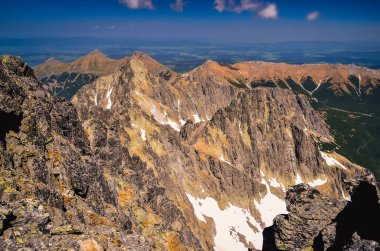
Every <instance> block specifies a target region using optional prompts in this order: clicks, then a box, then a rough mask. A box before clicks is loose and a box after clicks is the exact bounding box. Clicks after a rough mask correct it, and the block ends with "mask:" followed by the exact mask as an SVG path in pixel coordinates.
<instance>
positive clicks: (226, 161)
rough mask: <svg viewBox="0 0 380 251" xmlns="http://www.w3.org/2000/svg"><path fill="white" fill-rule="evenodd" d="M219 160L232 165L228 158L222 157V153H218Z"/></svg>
mask: <svg viewBox="0 0 380 251" xmlns="http://www.w3.org/2000/svg"><path fill="white" fill-rule="evenodd" d="M219 160H220V161H222V162H224V163H227V164H228V165H230V166H232V164H231V162H229V161H228V160H226V159H225V158H224V155H223V154H222V155H220V157H219Z"/></svg>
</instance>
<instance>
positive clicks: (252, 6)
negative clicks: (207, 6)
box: [214, 0, 261, 13]
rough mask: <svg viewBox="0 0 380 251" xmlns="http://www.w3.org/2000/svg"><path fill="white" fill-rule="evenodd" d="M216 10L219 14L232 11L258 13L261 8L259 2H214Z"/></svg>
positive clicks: (231, 0)
mask: <svg viewBox="0 0 380 251" xmlns="http://www.w3.org/2000/svg"><path fill="white" fill-rule="evenodd" d="M214 4H215V9H216V10H217V11H219V12H223V11H232V12H236V13H240V12H243V11H251V12H253V11H256V10H257V9H258V8H259V7H260V5H261V4H260V2H259V1H257V0H214Z"/></svg>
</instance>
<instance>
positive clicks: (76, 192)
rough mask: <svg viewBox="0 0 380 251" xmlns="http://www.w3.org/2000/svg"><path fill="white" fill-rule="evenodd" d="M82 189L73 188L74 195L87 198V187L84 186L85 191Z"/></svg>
mask: <svg viewBox="0 0 380 251" xmlns="http://www.w3.org/2000/svg"><path fill="white" fill-rule="evenodd" d="M83 190H84V189H76V188H74V193H75V194H76V195H78V196H79V197H81V198H83V199H86V198H87V195H88V187H86V188H85V191H83Z"/></svg>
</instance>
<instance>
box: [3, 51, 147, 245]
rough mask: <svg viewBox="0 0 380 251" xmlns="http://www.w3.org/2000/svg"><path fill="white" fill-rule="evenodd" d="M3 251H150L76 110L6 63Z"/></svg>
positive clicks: (27, 71)
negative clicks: (121, 206) (118, 197)
mask: <svg viewBox="0 0 380 251" xmlns="http://www.w3.org/2000/svg"><path fill="white" fill-rule="evenodd" d="M0 114H1V118H2V119H3V118H4V119H6V120H1V137H2V138H1V143H0V172H1V175H0V223H1V224H0V239H1V241H0V249H1V250H18V249H33V250H62V249H70V248H74V249H79V248H82V250H104V249H130V248H131V247H133V248H131V250H148V249H149V245H148V244H147V243H146V241H145V239H144V237H142V236H139V235H134V234H133V230H132V229H131V228H130V225H131V223H130V222H131V219H130V218H129V217H128V216H127V215H126V214H125V212H120V211H119V210H118V209H117V202H116V198H115V194H114V192H113V189H112V187H111V186H110V184H109V183H108V182H107V180H106V178H105V174H104V169H103V168H102V166H100V165H98V164H97V163H96V160H95V159H94V158H93V156H92V154H91V149H90V146H89V143H88V141H87V138H86V136H85V133H84V130H83V129H82V126H81V123H80V121H79V120H78V117H77V113H76V111H75V108H74V107H73V106H72V105H71V104H70V103H68V102H66V101H63V100H62V99H60V98H53V97H52V96H50V94H49V93H47V92H46V91H45V90H43V89H42V88H41V86H40V84H39V83H38V82H37V79H36V78H35V77H34V75H33V70H32V69H31V68H29V67H28V66H27V65H26V64H24V63H23V62H21V60H20V59H19V58H15V57H6V56H4V57H0Z"/></svg>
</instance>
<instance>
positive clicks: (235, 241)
mask: <svg viewBox="0 0 380 251" xmlns="http://www.w3.org/2000/svg"><path fill="white" fill-rule="evenodd" d="M186 195H187V198H188V199H189V201H190V202H191V204H192V205H193V209H194V213H195V215H196V216H197V218H198V220H200V221H202V222H205V223H207V221H206V219H205V216H207V217H210V218H212V219H213V221H214V223H215V230H216V234H215V236H214V243H215V247H214V249H215V250H222V251H223V250H225V251H227V250H238V251H239V250H247V248H246V247H245V245H244V243H242V242H240V241H239V236H238V233H239V234H241V235H244V236H245V238H246V241H247V242H248V243H250V242H251V243H252V244H253V246H254V247H255V248H257V249H261V248H262V245H263V236H262V233H261V231H262V230H263V229H262V228H261V227H260V224H259V223H258V222H257V220H256V219H255V218H254V217H253V216H252V215H251V213H250V211H249V210H247V209H243V208H240V207H237V206H233V205H231V204H229V205H228V206H227V207H226V208H225V209H224V210H222V209H220V208H219V206H218V202H217V201H216V200H215V199H213V198H211V197H207V198H205V199H201V198H195V197H193V196H192V195H191V194H188V193H186ZM249 224H251V225H253V226H255V227H256V228H257V229H258V230H259V231H258V232H255V231H254V230H253V229H252V228H251V227H250V226H249Z"/></svg>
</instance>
